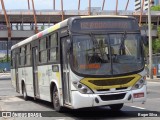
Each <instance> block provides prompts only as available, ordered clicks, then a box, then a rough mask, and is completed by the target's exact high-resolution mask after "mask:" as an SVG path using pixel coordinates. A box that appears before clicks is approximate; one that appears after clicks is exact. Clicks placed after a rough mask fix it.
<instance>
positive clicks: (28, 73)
mask: <svg viewBox="0 0 160 120" xmlns="http://www.w3.org/2000/svg"><path fill="white" fill-rule="evenodd" d="M25 85H26V91H27V95H28V96H31V97H34V90H33V69H32V67H25Z"/></svg>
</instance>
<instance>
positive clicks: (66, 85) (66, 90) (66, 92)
mask: <svg viewBox="0 0 160 120" xmlns="http://www.w3.org/2000/svg"><path fill="white" fill-rule="evenodd" d="M66 42H67V38H66V37H65V38H62V39H61V47H62V51H61V53H62V54H61V60H62V87H63V100H64V104H67V105H70V103H71V98H70V89H71V87H70V79H69V68H68V64H69V61H68V58H69V55H68V53H67V46H66Z"/></svg>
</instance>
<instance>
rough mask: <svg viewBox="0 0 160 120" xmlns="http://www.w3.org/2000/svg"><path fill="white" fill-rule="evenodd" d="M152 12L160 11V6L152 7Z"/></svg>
mask: <svg viewBox="0 0 160 120" xmlns="http://www.w3.org/2000/svg"><path fill="white" fill-rule="evenodd" d="M151 10H152V11H160V5H156V6H152V7H151Z"/></svg>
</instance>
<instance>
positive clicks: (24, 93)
mask: <svg viewBox="0 0 160 120" xmlns="http://www.w3.org/2000/svg"><path fill="white" fill-rule="evenodd" d="M22 93H23V98H24V99H25V100H28V96H27V92H26V87H25V84H23V85H22Z"/></svg>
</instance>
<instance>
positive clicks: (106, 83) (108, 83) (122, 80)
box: [88, 77, 135, 86]
mask: <svg viewBox="0 0 160 120" xmlns="http://www.w3.org/2000/svg"><path fill="white" fill-rule="evenodd" d="M134 78H135V77H128V78H116V79H106V80H105V79H103V80H89V81H88V82H90V83H92V84H94V85H97V86H111V85H121V84H127V83H129V82H130V81H131V80H133V79H134Z"/></svg>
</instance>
